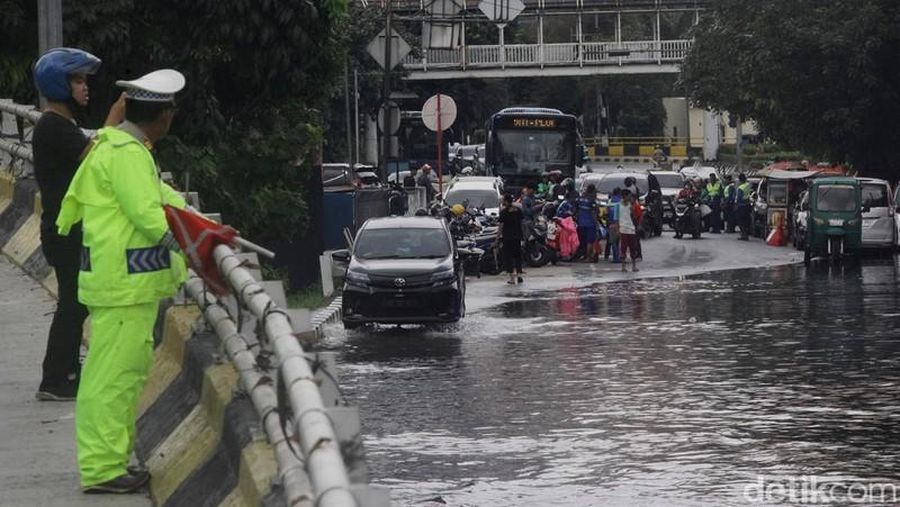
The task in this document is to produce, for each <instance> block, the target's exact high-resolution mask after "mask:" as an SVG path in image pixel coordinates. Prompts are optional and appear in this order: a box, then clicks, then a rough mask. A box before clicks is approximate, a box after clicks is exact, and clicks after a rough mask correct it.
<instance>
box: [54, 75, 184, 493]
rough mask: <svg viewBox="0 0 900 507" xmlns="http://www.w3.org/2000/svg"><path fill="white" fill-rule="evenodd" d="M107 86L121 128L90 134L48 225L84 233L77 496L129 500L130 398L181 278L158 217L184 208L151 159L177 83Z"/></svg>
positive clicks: (134, 480) (132, 476)
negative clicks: (118, 100) (163, 304)
mask: <svg viewBox="0 0 900 507" xmlns="http://www.w3.org/2000/svg"><path fill="white" fill-rule="evenodd" d="M116 84H118V85H119V86H122V87H124V88H125V89H126V102H125V121H124V122H122V123H121V124H120V125H118V126H117V127H106V128H104V129H101V130H100V131H99V132H98V135H97V139H98V141H97V143H96V145H95V146H94V148H93V149H92V150H91V152H90V153H89V154H88V156H87V158H85V160H84V162H83V163H82V164H81V166H79V168H78V171H77V172H76V173H75V177H74V178H73V179H72V184H71V185H70V186H69V189H68V191H67V192H66V195H65V197H63V201H62V208H61V209H60V212H59V218H58V219H57V221H56V224H57V226H58V227H59V233H60V234H61V235H67V234H69V232H70V231H71V229H72V227H73V226H74V225H75V224H76V223H79V222H81V223H82V226H83V229H84V250H83V252H82V261H81V266H80V273H79V276H78V299H79V301H81V303H82V304H84V305H86V306H87V307H88V311H89V312H90V315H91V342H90V346H89V347H88V354H87V358H86V359H85V362H84V368H83V369H82V375H81V384H80V385H79V387H78V399H77V401H76V405H75V434H76V438H77V443H78V467H79V469H80V471H81V487H82V491H84V492H85V493H132V492H135V491H138V490H139V489H140V488H141V487H142V486H143V485H144V484H146V483H147V481H149V480H150V474H149V473H148V472H147V471H146V470H134V469H131V470H129V468H128V461H129V458H130V456H131V452H132V450H133V448H134V438H135V423H136V415H135V414H136V412H137V404H138V396H139V395H140V393H141V391H142V390H143V388H144V383H145V382H146V380H147V376H148V374H149V371H150V367H151V365H152V364H153V326H154V324H155V323H156V317H157V313H158V309H159V302H160V300H161V299H163V298H166V297H171V296H173V295H175V292H176V291H177V290H178V287H180V286H181V283H182V282H183V281H184V280H185V279H186V275H187V268H186V267H185V262H184V259H183V258H182V256H181V254H180V253H177V252H178V251H179V250H178V244H177V242H176V241H175V239H174V237H173V235H172V233H171V231H169V226H168V222H167V220H166V216H165V212H164V211H163V205H164V204H169V205H172V206H174V207H177V208H184V207H185V201H184V199H183V198H182V197H181V196H180V195H179V194H178V193H177V192H175V191H174V190H173V189H172V188H171V187H169V186H168V185H166V184H165V183H163V182H162V181H161V180H160V177H159V173H158V170H157V167H156V163H155V161H154V159H153V155H152V154H151V151H150V150H151V149H152V148H153V145H154V143H156V142H157V141H159V140H160V139H162V138H164V137H165V136H166V135H167V134H168V132H169V128H170V126H171V125H172V120H173V118H174V116H175V109H176V108H175V93H177V92H178V91H180V90H181V89H182V88H183V87H184V76H182V75H181V73H179V72H177V71H174V70H170V69H166V70H159V71H156V72H152V73H150V74H147V75H146V76H143V77H141V78H139V79H136V80H134V81H118V82H117V83H116Z"/></svg>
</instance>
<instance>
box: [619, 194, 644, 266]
mask: <svg viewBox="0 0 900 507" xmlns="http://www.w3.org/2000/svg"><path fill="white" fill-rule="evenodd" d="M617 214H618V216H619V250H620V253H619V255H621V259H622V271H628V264H627V263H626V260H625V259H626V256H627V255H628V253H629V251H630V252H631V271H633V272H637V271H638V267H637V260H638V259H639V258H640V256H641V255H640V250H639V248H638V237H637V228H638V226H639V225H640V223H641V215H642V210H641V206H640V205H639V204H638V203H637V200H636V199H635V198H634V196H633V195H632V194H631V192H630V191H628V190H627V189H626V190H623V191H622V202H620V203H619V210H618V213H617Z"/></svg>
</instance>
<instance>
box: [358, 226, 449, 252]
mask: <svg viewBox="0 0 900 507" xmlns="http://www.w3.org/2000/svg"><path fill="white" fill-rule="evenodd" d="M353 253H354V255H355V256H356V257H357V258H358V259H436V258H442V257H446V256H448V255H450V240H449V239H448V238H447V234H446V233H445V232H444V231H443V230H441V229H422V228H415V229H413V228H402V229H400V228H398V229H363V230H362V231H361V232H360V233H359V236H358V237H357V238H356V245H355V247H354V249H353Z"/></svg>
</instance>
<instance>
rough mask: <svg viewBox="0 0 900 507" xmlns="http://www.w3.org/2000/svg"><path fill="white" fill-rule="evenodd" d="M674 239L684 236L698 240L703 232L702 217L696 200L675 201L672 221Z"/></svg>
mask: <svg viewBox="0 0 900 507" xmlns="http://www.w3.org/2000/svg"><path fill="white" fill-rule="evenodd" d="M672 226H673V228H674V229H675V237H676V238H678V239H681V237H682V236H683V235H685V234H690V235H691V237H692V238H694V239H699V238H700V233H701V232H702V230H703V216H702V214H701V213H700V205H699V203H698V202H697V200H696V199H678V200H677V201H675V217H674V218H673V219H672Z"/></svg>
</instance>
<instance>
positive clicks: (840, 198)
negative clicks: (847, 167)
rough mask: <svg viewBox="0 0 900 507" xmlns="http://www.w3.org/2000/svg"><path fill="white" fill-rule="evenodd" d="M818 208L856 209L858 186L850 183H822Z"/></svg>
mask: <svg viewBox="0 0 900 507" xmlns="http://www.w3.org/2000/svg"><path fill="white" fill-rule="evenodd" d="M816 209H818V210H819V211H855V210H856V188H854V187H851V186H850V185H821V186H820V187H819V196H818V202H817V203H816Z"/></svg>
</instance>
